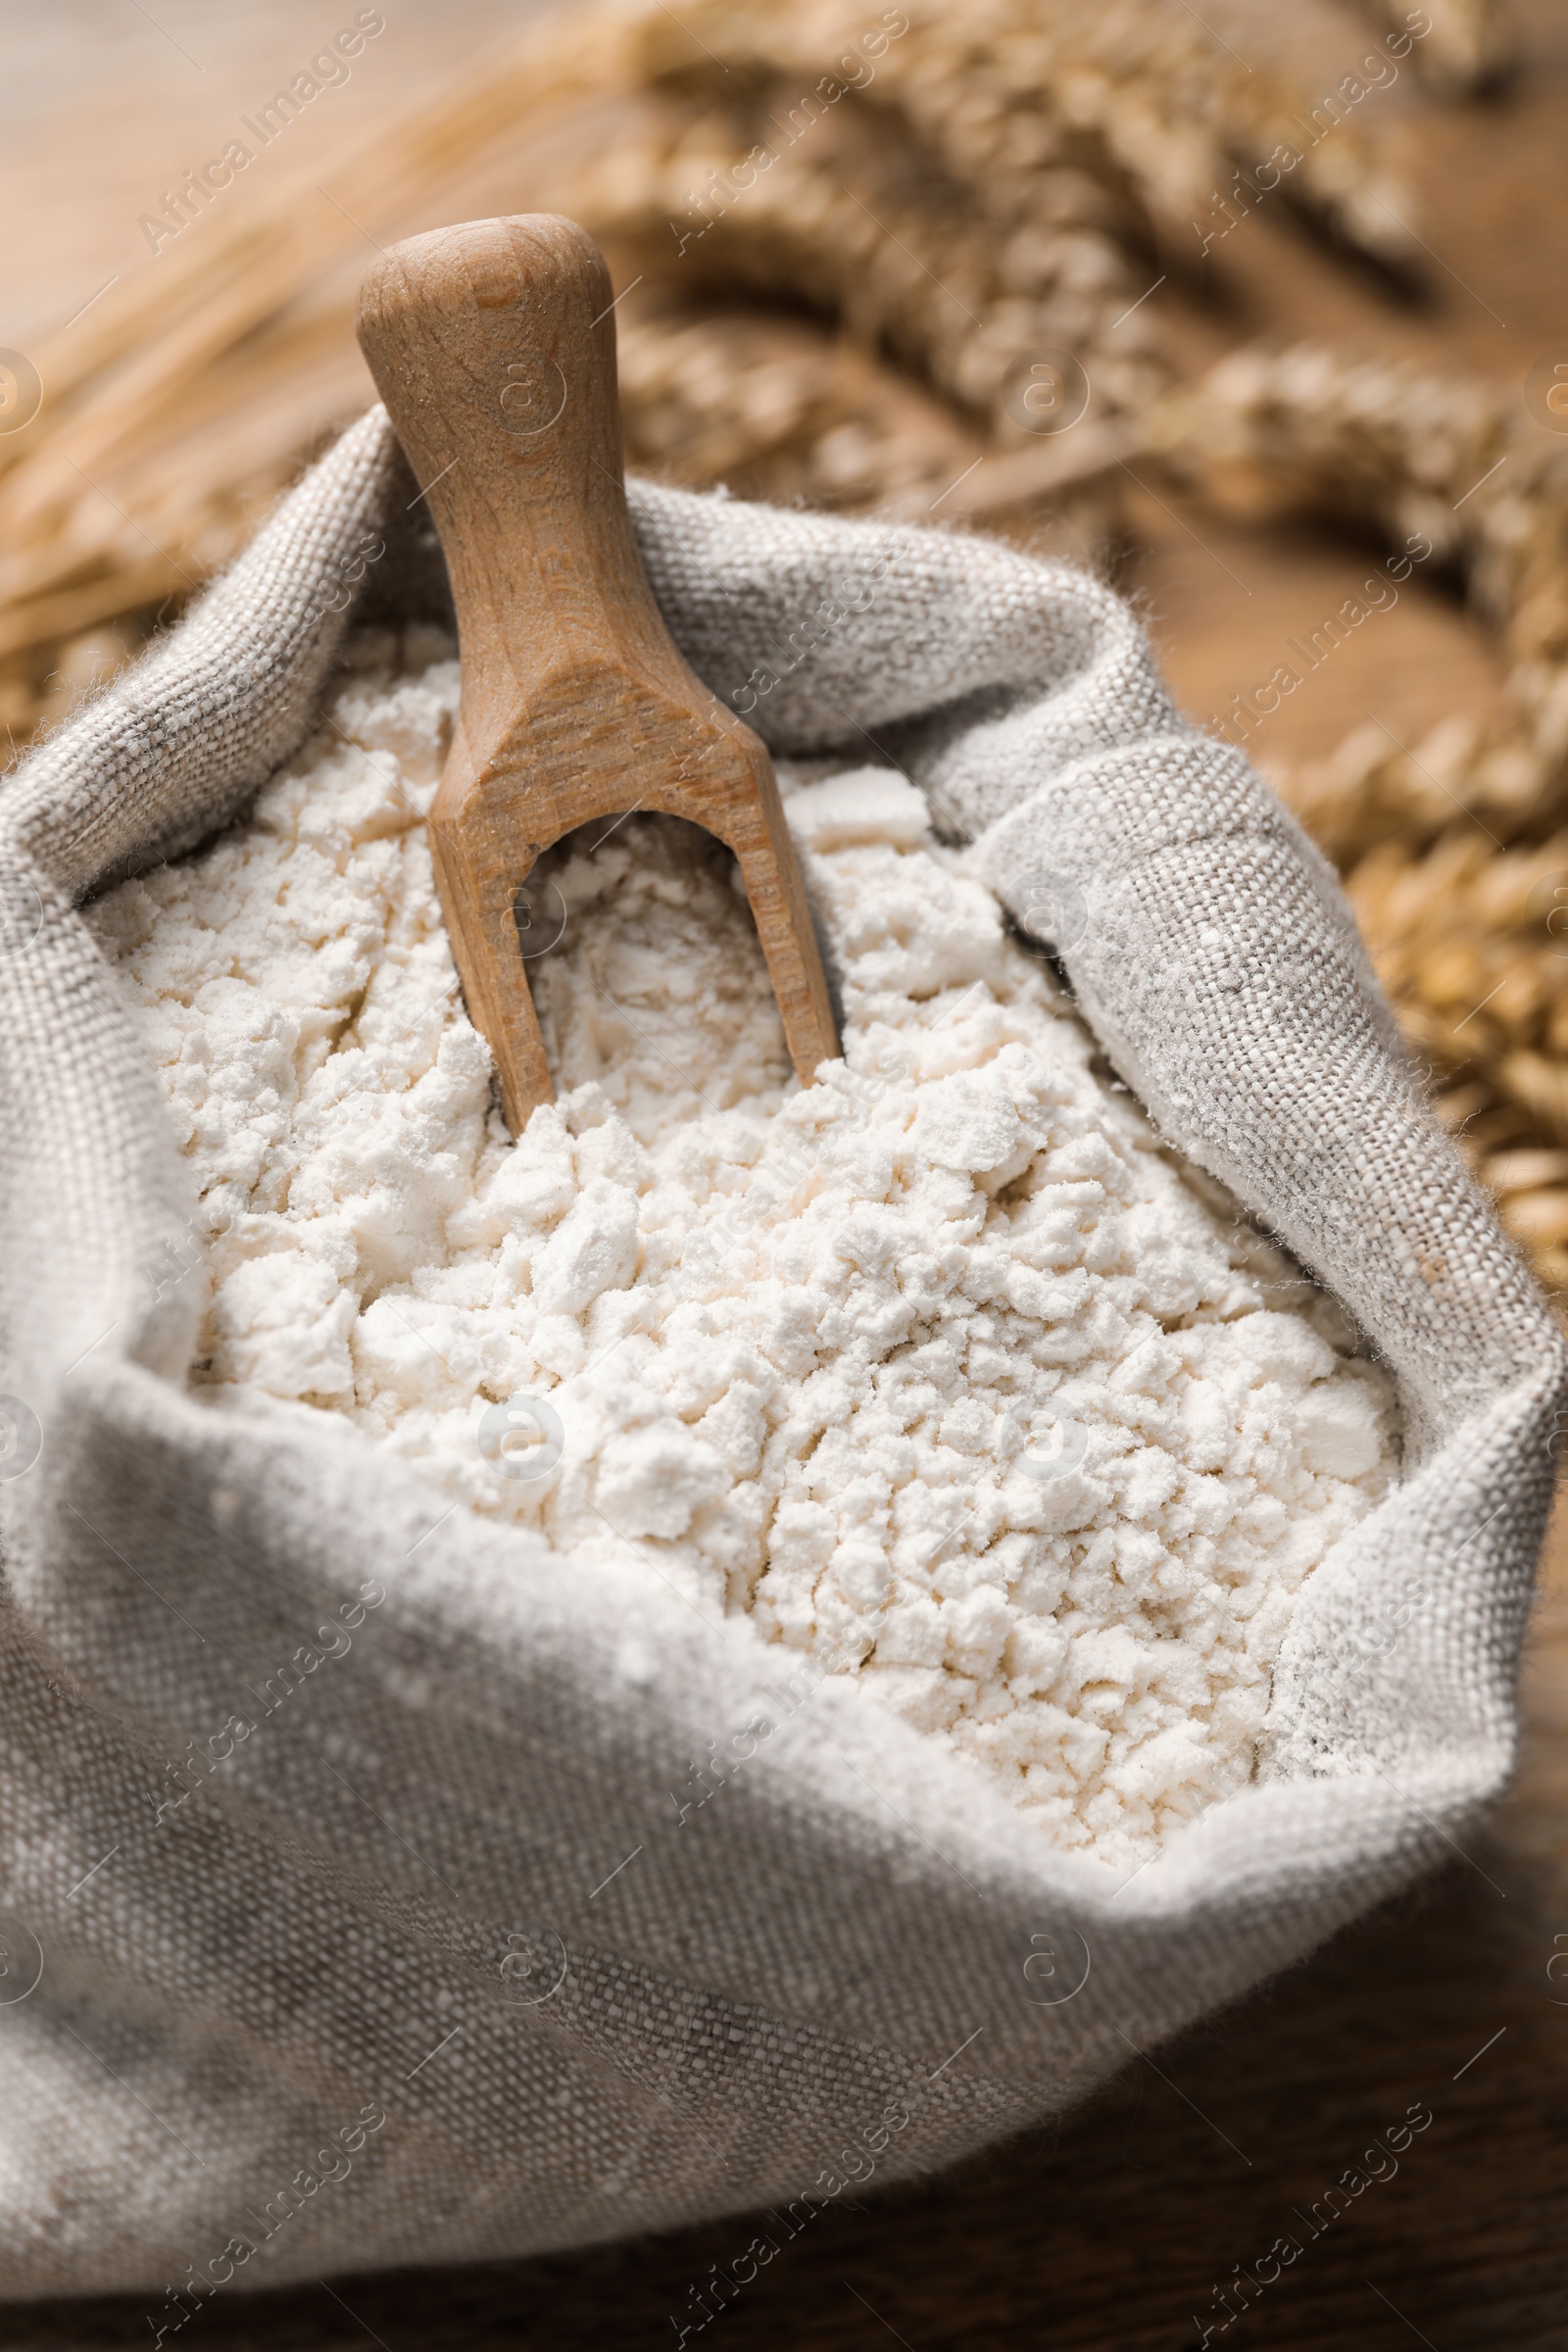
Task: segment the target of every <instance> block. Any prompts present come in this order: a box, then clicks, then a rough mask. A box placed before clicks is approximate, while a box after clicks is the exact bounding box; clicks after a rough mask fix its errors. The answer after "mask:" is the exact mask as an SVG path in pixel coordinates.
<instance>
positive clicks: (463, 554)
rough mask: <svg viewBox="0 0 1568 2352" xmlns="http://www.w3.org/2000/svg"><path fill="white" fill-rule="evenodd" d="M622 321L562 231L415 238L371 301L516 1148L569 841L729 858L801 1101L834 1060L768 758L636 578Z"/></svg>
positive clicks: (467, 979) (461, 913) (504, 228)
mask: <svg viewBox="0 0 1568 2352" xmlns="http://www.w3.org/2000/svg"><path fill="white" fill-rule="evenodd" d="M359 333H360V342H361V344H362V346H363V348H364V351H365V356H366V358H367V359H368V362H369V364H370V368H371V371H372V373H373V374H374V376H375V380H376V384H377V386H378V387H379V389H380V393H381V397H382V399H383V400H384V401H385V403H386V406H387V410H388V413H389V415H390V417H391V418H392V423H393V426H394V428H395V429H396V432H397V435H398V438H399V440H400V441H401V442H402V444H403V447H404V450H405V451H406V453H407V455H408V459H409V463H410V465H411V466H413V468H414V471H415V473H416V475H417V478H418V480H419V481H420V483H421V484H422V485H423V487H424V490H425V492H426V494H427V496H428V498H429V502H430V507H431V510H432V512H433V514H434V516H435V521H436V527H437V529H438V530H439V531H440V534H441V541H442V545H443V547H444V548H445V550H446V559H447V568H448V570H449V572H450V574H451V579H452V593H453V598H454V601H455V603H456V606H457V614H458V634H459V642H460V649H461V653H462V659H463V702H462V709H461V712H460V715H459V719H458V724H457V729H456V732H455V734H454V736H453V741H452V749H451V752H450V754H449V756H448V759H447V763H446V767H445V770H444V772H443V774H442V778H441V785H440V789H439V791H438V792H437V794H436V797H435V802H434V805H433V807H432V809H431V811H430V844H431V850H432V853H433V857H434V861H435V873H436V881H437V884H438V886H439V889H440V892H441V904H442V907H443V908H444V910H445V913H446V920H447V929H448V931H449V932H450V934H451V938H452V949H453V954H454V956H456V958H457V965H458V973H459V977H460V978H461V980H462V982H463V989H464V995H465V996H466V1000H467V1006H468V1012H469V1015H470V1017H471V1018H472V1019H473V1021H474V1023H475V1024H476V1026H477V1027H478V1028H480V1029H481V1030H482V1031H483V1032H484V1034H485V1036H486V1037H487V1038H488V1039H489V1041H490V1047H491V1050H492V1052H493V1053H494V1054H495V1057H496V1065H497V1068H498V1069H499V1071H500V1073H501V1091H502V1098H503V1101H504V1103H505V1105H506V1114H507V1120H508V1123H509V1125H510V1126H511V1128H512V1131H513V1133H514V1134H519V1133H520V1132H521V1130H522V1128H523V1126H524V1125H525V1124H526V1122H527V1119H528V1116H529V1114H530V1112H531V1111H533V1110H534V1109H535V1108H536V1106H537V1105H538V1104H539V1103H549V1102H552V1101H553V1100H554V1097H555V1090H554V1088H553V1086H552V1085H551V1081H550V1070H549V1066H548V1064H547V1063H546V1060H545V1053H544V1045H543V1042H542V1040H541V1038H540V1035H539V1022H538V1019H537V1017H536V1015H535V1012H534V1008H533V1000H532V998H531V997H530V995H529V993H528V978H527V971H526V967H525V964H524V960H523V955H524V949H523V942H522V940H521V938H520V936H519V921H520V919H521V908H520V907H519V906H518V901H519V894H520V890H521V885H522V884H523V882H524V881H525V880H526V877H527V875H528V873H529V870H530V869H531V867H532V865H533V863H534V860H535V859H536V858H538V856H539V854H540V852H541V851H542V850H544V849H547V848H548V847H549V846H550V844H551V843H552V842H554V841H559V840H560V838H561V836H562V835H563V834H564V833H569V832H570V831H571V829H572V828H573V826H575V825H581V824H585V823H587V822H589V821H590V820H591V819H593V818H595V817H600V816H613V815H616V814H618V813H620V812H621V811H623V810H626V809H632V808H639V809H662V810H664V811H665V812H667V813H668V814H669V815H671V816H683V817H686V818H687V819H688V820H689V821H690V822H691V823H693V824H697V825H702V826H703V827H704V828H705V829H706V830H707V831H708V832H710V833H714V834H716V835H717V836H718V838H719V840H720V841H722V842H724V843H726V844H727V845H728V847H729V848H730V849H731V850H732V851H733V852H734V854H735V856H736V858H738V859H739V861H740V869H741V875H742V878H743V880H744V881H745V884H746V889H747V894H748V896H749V897H750V899H751V903H752V912H753V914H754V915H755V917H756V920H757V929H758V934H759V936H760V939H761V943H762V953H763V954H764V955H765V956H766V957H767V967H768V971H769V973H770V975H771V977H772V982H773V993H774V995H775V996H776V997H777V999H778V1006H779V1011H780V1013H781V1014H782V1016H783V1021H784V1035H785V1038H786V1040H787V1041H788V1044H789V1050H790V1054H791V1057H792V1058H793V1060H794V1063H795V1067H796V1069H797V1071H798V1072H799V1074H800V1076H801V1079H802V1081H803V1082H806V1081H809V1079H810V1077H811V1075H812V1073H813V1071H814V1070H815V1069H816V1067H817V1064H818V1063H819V1062H821V1061H824V1060H828V1059H830V1058H831V1057H832V1056H833V1055H834V1054H837V1052H838V1050H839V1046H838V1038H837V1036H836V1034H835V1030H834V1024H833V1013H832V1007H831V1005H830V1004H829V1002H828V993H827V983H826V981H825V979H824V978H823V974H822V963H821V957H820V956H819V955H818V953H817V947H816V940H815V937H814V935H813V933H812V930H811V921H810V916H809V912H808V911H807V906H806V896H805V892H804V890H803V889H802V886H801V876H800V869H799V867H798V866H797V864H796V861H795V853H794V849H793V846H792V844H791V842H790V837H789V833H788V831H787V829H786V827H785V823H784V815H783V810H782V809H781V807H780V805H779V797H778V787H777V785H776V784H775V782H774V780H773V768H772V763H771V761H770V760H769V759H768V756H767V753H766V751H765V750H764V749H763V747H762V745H761V744H760V742H759V740H758V738H757V737H756V736H755V735H754V734H753V733H752V731H751V729H750V728H749V727H747V726H744V725H743V724H742V722H741V721H740V719H738V718H737V717H736V716H735V715H734V713H733V712H732V711H727V710H726V709H725V707H724V705H723V704H722V703H721V702H719V700H718V699H717V697H716V696H715V695H713V694H711V693H710V692H709V690H708V688H707V687H706V686H705V685H703V683H702V682H701V680H700V679H699V678H697V677H696V676H695V675H694V674H693V672H692V671H691V669H690V668H689V667H688V666H687V664H686V662H685V660H684V659H683V657H682V656H681V654H680V653H679V652H678V651H677V649H676V646H675V643H674V640H673V639H672V638H671V636H670V634H669V631H668V630H667V629H666V627H665V626H664V622H663V618H662V615H661V613H660V611H659V608H658V606H657V605H656V604H655V602H654V596H653V591H652V589H651V588H650V587H649V585H648V579H647V575H646V574H645V572H644V570H643V567H642V564H641V562H640V560H639V558H638V554H637V546H636V542H635V540H634V539H633V537H632V529H631V517H630V515H628V513H627V511H626V493H625V486H624V483H623V480H622V477H621V464H620V404H619V401H618V398H617V396H616V390H615V319H614V310H613V295H612V292H611V285H610V273H609V271H608V270H607V269H606V268H605V263H604V258H603V256H602V255H601V254H600V252H599V249H598V247H597V246H596V245H595V244H594V242H593V240H592V238H591V237H590V236H589V235H588V234H587V232H586V231H585V230H584V229H581V228H579V227H578V226H577V224H576V223H575V221H565V220H562V219H561V218H560V217H559V216H557V215H555V214H550V213H537V214H529V215H525V216H523V217H521V218H520V219H515V220H510V221H467V222H466V223H464V224H463V225H462V226H461V227H456V228H439V229H434V230H432V231H431V232H430V233H429V234H428V235H427V236H422V237H411V238H409V239H408V241H407V242H406V243H405V244H402V245H395V246H394V247H393V248H392V250H391V252H390V253H389V254H388V255H387V256H386V258H385V260H384V261H382V262H380V263H378V264H377V266H376V267H375V268H374V269H373V270H371V271H370V274H369V275H368V278H367V279H366V281H365V284H364V285H363V287H362V288H361V290H360V310H359Z"/></svg>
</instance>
